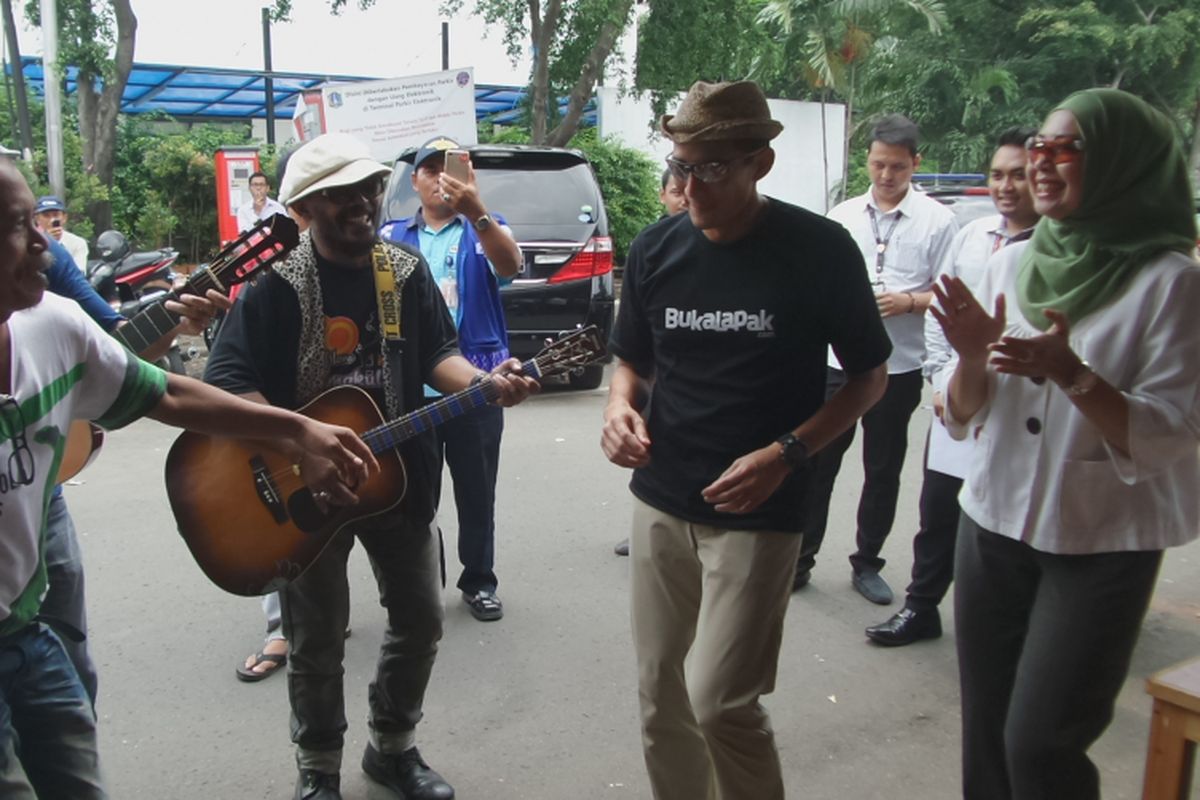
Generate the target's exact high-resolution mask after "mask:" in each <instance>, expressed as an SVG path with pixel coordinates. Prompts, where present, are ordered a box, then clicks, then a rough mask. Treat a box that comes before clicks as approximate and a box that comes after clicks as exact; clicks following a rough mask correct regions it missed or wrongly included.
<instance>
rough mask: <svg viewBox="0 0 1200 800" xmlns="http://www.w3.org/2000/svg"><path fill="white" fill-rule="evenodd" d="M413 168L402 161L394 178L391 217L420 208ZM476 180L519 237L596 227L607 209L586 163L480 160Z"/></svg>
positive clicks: (387, 207)
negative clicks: (552, 165) (561, 164)
mask: <svg viewBox="0 0 1200 800" xmlns="http://www.w3.org/2000/svg"><path fill="white" fill-rule="evenodd" d="M411 171H412V167H411V166H409V165H408V164H403V171H402V172H398V173H397V175H396V177H395V178H394V179H393V181H392V185H391V187H389V192H390V194H389V196H388V199H387V202H386V205H385V215H386V218H387V219H399V218H401V217H408V216H412V214H414V213H415V212H416V210H417V207H418V205H419V200H418V198H417V196H416V193H415V192H414V191H413V188H412V181H411V180H410V179H409V174H410V173H411ZM475 180H476V182H477V183H478V184H479V193H480V197H481V199H482V200H483V204H484V205H485V206H486V207H487V208H488V209H490V210H493V211H496V212H499V213H500V214H502V215H503V216H504V218H505V220H506V221H507V222H508V224H509V225H510V226H511V227H512V229H513V231H514V233H515V235H516V237H517V239H518V241H520V240H522V239H526V238H537V237H538V236H540V235H544V231H545V230H546V229H548V228H553V227H560V226H561V227H563V228H568V229H571V230H574V229H576V228H579V227H580V226H581V225H585V226H588V227H591V226H594V225H595V224H596V223H597V222H598V221H599V218H600V216H601V215H602V213H603V211H602V205H601V201H600V195H599V192H598V190H597V188H596V180H595V178H594V177H592V172H591V169H590V168H589V167H588V166H587V164H578V163H577V164H573V165H570V166H568V167H567V168H565V169H563V168H545V167H541V168H539V167H537V166H533V167H525V166H522V167H521V168H514V167H508V166H504V167H499V166H490V165H483V164H477V165H476V169H475ZM569 238H574V237H573V236H572V237H569Z"/></svg>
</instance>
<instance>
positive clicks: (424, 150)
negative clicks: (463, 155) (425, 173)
mask: <svg viewBox="0 0 1200 800" xmlns="http://www.w3.org/2000/svg"><path fill="white" fill-rule="evenodd" d="M461 149H462V146H461V145H460V144H459V143H458V142H456V141H454V140H453V139H451V138H450V137H448V136H435V137H433V138H432V139H430V140H429V141H428V142H426V143H425V144H423V145H421V147H420V148H419V149H418V150H417V152H416V155H415V156H414V157H413V160H412V165H413V167H414V168H416V167H419V166H421V165H422V164H424V163H425V160H426V159H428V158H432V157H433V156H436V155H441V154H442V153H445V152H446V151H447V150H461ZM401 160H402V161H407V160H408V159H406V158H404V157H403V156H401Z"/></svg>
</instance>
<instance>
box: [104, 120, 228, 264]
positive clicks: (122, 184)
mask: <svg viewBox="0 0 1200 800" xmlns="http://www.w3.org/2000/svg"><path fill="white" fill-rule="evenodd" d="M155 122H156V121H154V120H129V119H127V120H125V121H124V124H123V127H122V131H121V136H122V147H121V158H120V161H119V164H118V167H117V175H118V179H117V182H116V186H115V187H114V191H113V209H114V215H115V218H116V221H117V223H118V228H119V229H120V230H123V231H126V232H130V233H132V234H133V235H135V236H136V238H137V239H138V241H139V242H140V244H141V245H142V246H143V247H160V246H163V245H170V246H173V247H177V248H179V250H180V251H181V252H182V254H183V258H184V259H185V260H187V261H191V262H197V261H201V260H203V259H205V258H207V257H208V256H210V255H211V254H212V253H213V252H215V251H216V249H217V246H218V241H217V181H216V168H215V165H214V161H213V157H214V154H215V153H216V151H217V148H218V147H220V146H221V145H227V144H247V143H248V142H249V141H250V129H249V127H248V126H245V125H240V126H237V127H233V128H230V127H221V128H218V127H216V126H212V125H198V126H196V127H193V128H191V129H189V130H187V131H179V132H173V133H162V132H161V130H160V129H159V128H156V126H155Z"/></svg>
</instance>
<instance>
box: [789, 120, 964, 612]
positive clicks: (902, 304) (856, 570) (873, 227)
mask: <svg viewBox="0 0 1200 800" xmlns="http://www.w3.org/2000/svg"><path fill="white" fill-rule="evenodd" d="M918 136H919V131H918V129H917V126H916V124H914V123H913V122H912V121H911V120H909V119H908V118H907V117H904V116H901V115H900V114H888V115H887V116H884V117H882V118H881V119H880V120H879V121H878V122H876V123H875V126H874V128H872V130H871V141H870V144H869V148H868V150H867V171H868V173H870V176H871V188H870V189H869V190H868V191H867V193H866V194H863V195H860V196H858V197H854V198H851V199H849V200H847V201H845V202H844V203H841V204H840V205H838V206H836V207H835V208H834V209H833V210H832V211H830V212H829V218H830V219H833V220H836V221H837V222H840V223H841V224H842V226H843V227H845V228H846V229H847V230H848V231H849V232H850V235H851V236H852V237H854V241H855V243H856V244H858V247H859V250H861V251H862V254H863V260H864V261H865V262H866V267H867V273H868V275H869V276H870V279H871V281H872V285H873V286H874V289H875V301H876V304H877V305H878V307H879V315H880V316H881V317H883V324H884V327H885V328H886V329H887V332H888V336H889V337H891V340H892V355H891V357H890V358H889V359H888V385H887V391H886V392H884V395H883V399H882V400H880V401H879V402H878V403H876V404H875V406H874V407H873V408H872V409H871V410H870V411H868V412H867V413H866V414H865V415H863V417H862V427H863V472H864V481H863V488H862V495H861V497H860V498H859V503H858V517H857V520H858V530H857V533H856V543H857V549H856V551H855V552H854V554H853V555H851V556H850V565H851V567H852V572H851V583H852V584H853V586H854V588H855V589H856V590H857V591H858V592H859V594H861V595H862V596H863V597H865V598H866V599H867V600H870V601H871V602H872V603H879V604H880V605H887V604H888V603H891V602H892V590H891V588H890V587H889V586H888V585H887V581H885V580H884V579H883V576H881V575H880V574H879V572H880V570H881V569H882V568H883V565H884V560H883V559H882V558H880V557H879V553H880V551H881V550H882V548H883V543H884V541H885V540H886V539H887V536H888V533H890V532H891V529H892V522H893V520H894V519H895V516H896V501H897V497H898V495H899V492H900V470H901V468H903V466H904V456H905V453H906V452H907V449H908V420H909V418H910V417H911V416H912V413H913V411H914V410H916V408H917V405H918V404H919V403H920V402H921V388H922V387H921V363H922V361H924V358H925V337H924V325H923V318H924V315H925V309H926V308H928V307H929V303H930V302H931V301H932V300H933V292H932V291H931V288H930V287H931V286H932V285H933V279H934V276H935V275H937V269H938V265H939V264H941V261H942V256H943V255H944V254H945V252H946V248H947V247H949V245H950V240H951V239H952V238H953V237H954V234H955V232H956V231H957V230H958V223H957V222H956V221H955V219H954V215H953V214H952V213H951V212H950V210H949V209H947V208H946V207H945V206H943V205H942V204H941V203H939V202H937V201H936V200H933V199H931V198H929V197H927V196H926V195H924V194H922V193H921V192H918V191H915V190H913V188H912V185H911V182H912V175H913V172H914V171H916V168H917V166H918V165H919V164H920V163H921V156H920V155H918V153H917V139H918ZM845 381H846V378H845V373H844V372H843V371H842V365H841V364H840V363H838V360H837V358H836V356H835V355H834V354H833V352H832V351H830V354H829V380H828V385H827V391H828V394H829V395H832V394H833V393H834V392H836V391H837V390H838V389H839V388H841V387H842V386H843V385H844V384H845ZM853 440H854V428H853V427H852V428H850V429H849V430H848V431H846V432H845V433H844V434H843V435H842V436H841V437H839V438H838V439H837V440H835V441H834V442H833V443H832V444H830V445H829V447H827V448H825V449H824V450H822V451H821V453H820V455H819V456H818V457H817V458H815V459H814V467H813V480H812V482H811V483H810V485H809V486H810V489H809V493H808V498H807V499H808V503H807V504H806V511H805V514H806V517H805V524H804V543H803V545H802V548H801V551H800V558H799V560H798V562H797V565H796V576H795V580H794V582H793V587H794V588H797V589H798V588H800V587H802V586H804V585H805V584H806V583H808V579H809V576H810V574H811V571H812V568H813V565H814V564H815V559H816V555H817V551H818V550H819V549H820V547H821V542H822V540H823V539H824V538H825V526H826V524H827V521H828V517H829V499H830V497H831V495H832V493H833V485H834V482H835V481H836V480H837V475H838V470H840V469H841V466H842V456H843V455H844V454H845V452H846V450H847V449H849V447H850V444H851V442H853Z"/></svg>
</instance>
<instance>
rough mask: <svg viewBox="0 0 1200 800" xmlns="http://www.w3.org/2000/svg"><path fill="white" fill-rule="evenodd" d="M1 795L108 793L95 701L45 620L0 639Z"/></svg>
mask: <svg viewBox="0 0 1200 800" xmlns="http://www.w3.org/2000/svg"><path fill="white" fill-rule="evenodd" d="M0 797H3V798H5V800H35V799H36V798H39V797H40V798H42V800H50V799H51V798H71V800H100V799H101V798H105V797H107V795H106V794H105V793H104V789H103V788H102V787H101V786H100V764H99V757H98V755H97V752H96V715H95V714H94V713H93V712H92V703H91V701H90V700H89V699H88V696H87V693H86V692H84V690H83V686H82V685H80V683H79V677H78V676H77V675H76V674H75V668H74V667H73V666H72V665H71V660H70V659H69V658H67V654H66V651H64V650H63V647H62V642H61V641H59V638H58V636H56V635H55V634H54V632H53V631H51V630H50V628H49V627H47V626H46V625H42V624H40V623H34V624H32V625H29V626H27V627H26V628H25V629H24V630H21V631H18V632H17V633H14V634H12V635H11V636H7V637H5V638H3V639H0Z"/></svg>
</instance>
